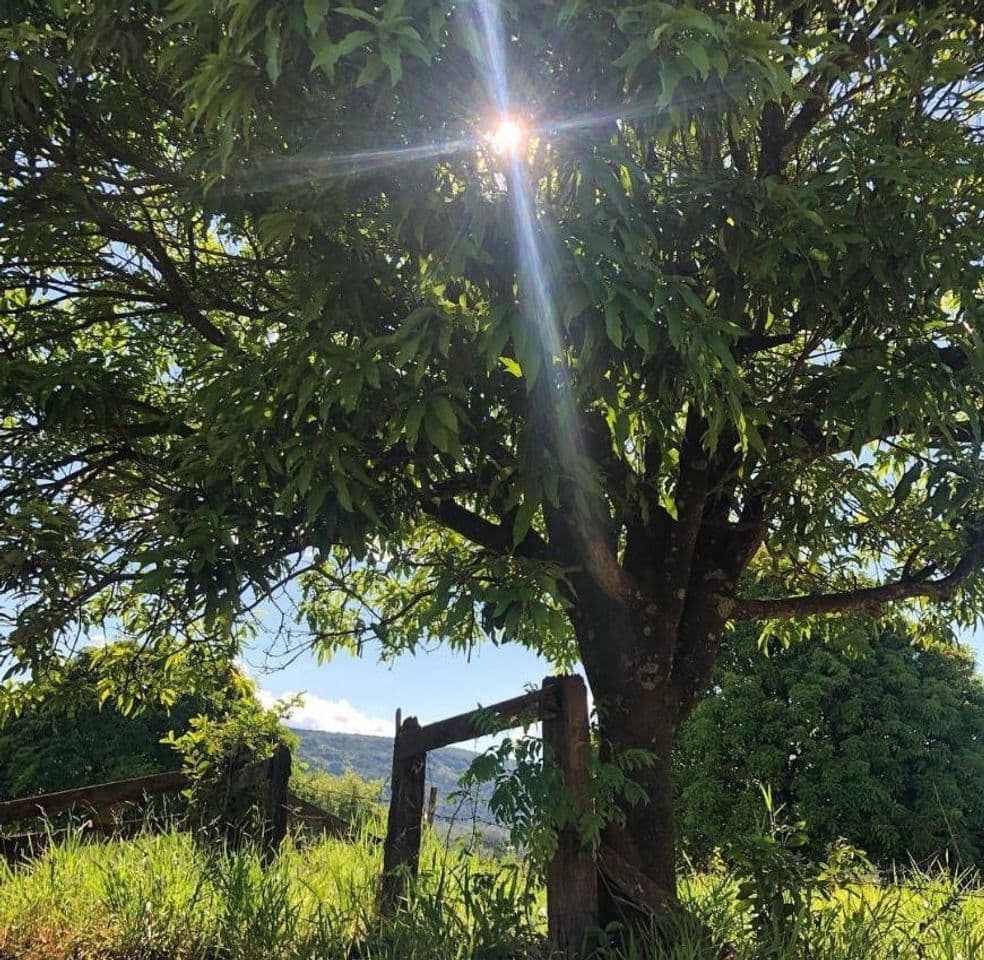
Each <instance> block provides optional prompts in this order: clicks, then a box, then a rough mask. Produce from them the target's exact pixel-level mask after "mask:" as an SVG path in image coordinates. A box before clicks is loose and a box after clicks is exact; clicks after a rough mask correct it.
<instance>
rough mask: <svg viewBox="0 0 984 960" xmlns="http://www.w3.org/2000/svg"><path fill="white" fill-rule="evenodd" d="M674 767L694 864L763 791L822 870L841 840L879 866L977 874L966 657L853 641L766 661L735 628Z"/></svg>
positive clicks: (975, 779) (978, 701)
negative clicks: (802, 835) (940, 867)
mask: <svg viewBox="0 0 984 960" xmlns="http://www.w3.org/2000/svg"><path fill="white" fill-rule="evenodd" d="M841 639H842V640H844V639H847V637H846V634H845V633H844V632H842V633H841ZM676 757H677V790H678V796H679V800H678V809H679V810H680V830H681V834H682V835H683V837H685V838H686V845H687V847H688V849H689V851H690V852H691V853H692V854H693V855H694V856H696V857H697V858H701V859H702V858H706V857H707V856H708V855H710V854H711V853H712V852H713V850H714V849H720V850H728V849H729V848H733V847H734V846H736V845H738V844H740V842H741V840H740V838H741V837H742V835H743V834H750V833H752V832H753V831H754V829H755V825H756V823H758V822H759V821H760V820H761V819H762V816H763V813H764V806H763V797H762V792H761V791H762V789H763V788H767V789H768V790H769V791H770V792H771V796H772V803H773V805H774V806H775V807H782V808H783V811H782V816H783V817H784V818H786V819H788V820H791V821H799V820H801V821H803V822H805V825H806V834H807V837H808V838H809V843H808V845H807V847H806V850H807V852H808V853H810V854H811V855H812V856H814V857H816V858H818V859H819V858H821V857H822V856H823V855H824V853H825V852H826V850H827V848H828V847H829V845H830V844H832V843H834V842H835V841H836V840H838V839H839V838H843V839H845V840H847V841H848V842H850V843H852V844H854V845H855V846H857V847H860V848H861V849H863V850H865V851H866V852H867V853H868V854H869V856H871V857H872V858H873V859H874V860H875V861H876V862H878V863H879V864H883V865H887V864H891V863H893V862H894V863H895V864H897V865H898V866H900V867H902V868H905V867H907V866H908V865H909V863H910V858H911V859H913V860H915V861H916V862H920V863H927V862H930V861H935V860H943V859H945V860H946V861H948V862H949V863H950V864H951V865H956V864H962V865H963V866H969V865H975V866H981V864H982V863H984V685H982V682H981V679H980V677H979V676H977V675H975V673H974V661H973V657H972V656H971V654H970V653H969V651H967V650H965V649H961V648H940V647H936V646H933V647H928V648H923V647H919V646H914V645H913V644H912V643H911V641H910V638H909V637H907V636H905V635H901V634H897V633H893V632H890V631H889V632H886V633H882V634H880V635H875V634H874V632H873V631H867V633H865V632H864V631H862V632H861V633H860V636H857V637H855V638H854V642H853V643H852V644H851V645H850V646H847V647H845V646H844V645H834V644H831V645H820V644H811V643H809V642H805V641H800V642H798V643H793V644H792V645H791V646H789V647H783V646H782V645H781V644H779V643H778V642H771V643H770V644H769V645H768V648H767V650H766V651H762V650H760V649H758V648H757V646H756V643H755V638H754V636H753V635H752V634H751V632H750V631H748V630H736V631H734V632H733V633H732V634H731V636H730V637H729V640H728V642H727V643H726V645H725V648H724V651H723V653H722V655H721V658H720V660H719V662H718V664H717V667H716V668H715V673H714V679H713V681H712V686H711V690H710V692H709V693H708V694H707V696H706V697H705V698H704V699H703V700H702V701H701V703H700V704H698V706H697V707H696V708H695V710H694V712H693V714H692V715H691V717H690V719H689V720H688V721H687V723H686V724H685V725H684V727H683V730H682V731H681V734H680V740H679V742H678V748H677V754H676Z"/></svg>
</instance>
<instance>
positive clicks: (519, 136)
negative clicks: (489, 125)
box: [489, 117, 526, 156]
mask: <svg viewBox="0 0 984 960" xmlns="http://www.w3.org/2000/svg"><path fill="white" fill-rule="evenodd" d="M489 143H491V144H492V149H493V150H494V151H495V152H496V153H498V154H501V155H503V156H515V155H516V154H518V153H519V152H520V151H521V150H522V149H523V146H524V145H525V143H526V128H525V127H524V126H523V125H522V124H521V123H520V122H519V121H518V120H514V119H512V118H511V117H503V118H502V119H501V120H500V121H499V123H498V125H497V126H496V128H495V129H494V130H493V131H492V132H491V133H490V134H489Z"/></svg>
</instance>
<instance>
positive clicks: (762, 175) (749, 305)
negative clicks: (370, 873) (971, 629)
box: [0, 0, 984, 901]
mask: <svg viewBox="0 0 984 960" xmlns="http://www.w3.org/2000/svg"><path fill="white" fill-rule="evenodd" d="M7 9H8V11H9V14H8V19H7V21H6V23H5V26H4V28H3V37H4V43H5V50H6V53H5V56H4V57H3V59H2V62H0V70H2V82H0V108H2V110H3V114H2V120H0V123H2V127H0V132H2V140H3V144H4V147H3V152H2V154H0V177H2V185H0V252H2V256H3V259H4V262H5V269H4V274H3V293H2V296H3V303H2V314H0V397H2V401H0V402H2V420H0V444H2V449H3V453H2V456H0V506H2V509H0V546H2V560H0V590H2V592H3V597H4V600H3V603H2V607H0V616H2V618H3V620H4V622H5V628H4V635H3V641H2V643H3V652H4V653H5V654H6V656H7V662H8V663H12V664H13V665H14V667H15V668H18V667H20V668H24V667H28V666H41V665H43V664H44V663H45V662H46V661H47V660H48V659H50V657H51V655H52V652H53V650H55V649H56V648H57V646H58V644H59V643H60V642H63V641H64V640H66V639H67V638H68V637H70V636H71V635H72V634H73V632H74V631H77V630H79V629H81V630H86V629H88V628H90V627H92V626H93V625H95V624H98V625H99V629H101V630H102V629H105V628H106V626H105V625H107V624H108V625H109V628H110V629H115V630H119V631H122V632H124V633H126V634H132V635H139V636H140V637H141V639H142V641H143V642H144V643H147V644H150V645H154V644H156V643H161V644H165V645H168V644H173V643H174V642H175V641H174V640H173V638H175V637H179V638H181V641H180V642H181V643H184V644H186V645H187V646H188V647H189V648H190V649H191V650H192V651H194V652H193V653H191V654H189V655H190V656H196V657H202V658H204V657H206V656H207V655H208V653H209V651H211V650H214V649H216V648H218V649H220V650H221V651H223V654H222V655H227V652H228V648H229V645H230V639H229V638H230V637H231V636H233V635H234V634H235V632H236V630H237V629H243V628H244V627H245V626H248V623H249V618H250V616H251V614H253V613H254V612H255V611H256V609H257V608H258V607H259V606H262V605H263V604H267V605H269V599H268V598H269V597H271V596H275V595H276V594H277V593H278V591H279V590H281V589H282V588H283V587H284V586H285V585H287V584H290V583H292V582H293V581H297V582H298V583H299V587H297V588H296V589H295V590H293V591H288V594H287V596H288V598H297V599H299V605H300V609H299V610H298V611H297V613H298V614H299V615H300V619H301V621H302V623H303V626H304V637H305V639H306V640H310V641H311V642H314V643H315V644H316V645H318V647H319V649H321V650H323V651H326V652H330V651H332V650H335V649H339V648H345V647H348V648H350V649H353V650H362V648H363V645H364V644H366V643H370V642H371V643H377V642H378V643H379V644H380V645H381V647H382V649H383V650H384V651H385V652H387V653H388V654H390V655H394V654H396V653H399V652H400V651H402V650H407V649H412V648H414V647H415V646H416V645H417V644H419V643H420V641H421V640H422V639H423V638H439V639H441V640H443V641H445V642H447V643H450V644H453V645H456V646H459V647H467V646H469V645H471V644H474V643H476V642H480V641H481V640H482V639H483V638H485V637H488V636H491V637H493V638H495V639H497V640H503V641H517V642H522V643H525V644H528V645H530V646H533V647H535V648H536V649H538V650H541V651H542V652H544V653H545V654H547V655H548V656H550V657H552V658H553V659H554V660H556V661H557V662H558V663H561V664H564V663H570V662H572V661H573V660H575V659H578V658H579V659H580V660H582V661H583V663H584V666H585V669H586V672H587V675H588V678H589V680H590V682H591V684H592V688H593V691H594V694H595V697H596V702H597V703H598V704H599V711H600V717H601V721H602V727H603V733H604V736H605V737H606V738H607V739H608V740H609V741H610V742H611V743H612V744H613V745H615V746H616V747H620V746H621V747H634V748H640V747H645V748H647V749H650V750H652V751H654V753H655V754H656V755H657V756H658V757H659V758H660V762H659V764H657V767H656V768H654V770H653V772H652V774H651V782H650V783H648V784H647V789H648V790H649V793H650V796H651V797H652V798H653V799H652V802H651V803H650V805H649V806H648V807H646V808H645V809H642V810H640V811H638V812H637V813H636V814H630V815H629V816H628V819H627V823H626V826H625V828H624V829H623V830H621V831H615V832H614V833H613V835H612V838H611V843H612V844H614V845H615V847H617V848H618V853H619V856H622V857H623V858H624V859H625V860H626V862H627V863H629V864H630V865H634V869H636V870H637V871H640V870H641V871H642V872H643V873H644V874H646V875H647V876H648V877H649V879H650V880H652V882H653V883H654V884H655V885H656V888H658V890H662V891H664V892H665V891H666V890H668V889H669V888H670V887H671V886H672V879H671V878H672V834H673V830H672V805H671V802H670V799H669V794H668V784H669V775H668V764H669V751H670V745H671V743H672V739H673V736H674V734H675V731H676V729H677V727H678V726H679V724H680V722H682V720H683V719H684V718H685V717H686V715H687V713H688V712H689V710H690V709H691V708H692V707H693V705H694V704H695V703H696V701H697V700H698V698H699V696H700V694H701V692H702V690H703V689H704V687H705V685H706V683H707V680H708V678H709V675H710V669H711V666H712V664H713V661H714V658H715V656H716V654H717V649H718V645H719V641H720V636H721V632H722V630H723V628H724V626H725V624H726V623H727V622H728V621H732V620H774V621H787V620H791V619H794V618H804V617H806V618H813V620H814V627H813V628H814V629H815V631H817V632H820V631H822V629H823V628H824V625H825V623H826V618H827V617H828V615H831V614H834V613H838V612H842V611H854V612H863V613H867V614H872V613H883V614H887V613H888V612H893V613H894V614H896V615H902V614H903V613H904V612H905V611H906V610H907V609H910V610H911V608H912V606H913V605H917V606H918V608H919V612H920V616H919V620H918V623H919V627H920V629H921V630H923V631H924V632H926V633H934V634H947V633H949V632H950V629H951V624H952V623H954V622H958V623H959V622H964V623H966V622H971V621H973V620H974V619H975V617H976V615H977V611H978V610H979V609H980V600H981V590H982V578H981V577H980V575H979V567H980V561H981V559H982V554H984V541H982V527H981V507H982V496H984V493H982V491H984V485H982V484H981V460H980V436H981V434H980V411H981V400H982V396H981V394H982V388H981V384H982V378H981V372H982V360H984V350H982V342H981V330H982V315H981V309H980V296H981V269H982V261H981V257H980V249H981V243H980V242H981V235H982V227H981V198H982V191H981V172H982V151H981V137H980V125H979V111H980V96H981V93H980V91H981V69H982V64H981V59H980V49H981V39H982V37H981V33H982V30H981V23H980V19H979V12H978V10H977V4H974V3H970V2H968V0H946V2H942V3H932V4H930V3H920V2H912V0H872V2H855V0H825V2H815V3H805V2H802V0H776V2H768V3H766V2H762V0H738V2H731V3H711V4H701V5H699V7H698V6H697V5H692V4H690V3H662V2H643V3H633V4H626V5H618V6H615V7H613V6H612V5H609V4H604V3H598V2H595V0H568V2H565V3H563V4H557V3H554V2H550V0H524V2H522V3H519V2H515V0H502V2H501V3H496V2H495V0H475V2H466V3H454V2H451V0H386V2H385V3H381V4H376V3H373V2H367V0H354V2H353V3H350V4H345V5H336V4H333V3H327V4H326V3H319V2H311V0H277V2H272V0H214V2H213V0H209V2H206V0H172V2H170V3H165V2H163V0H127V2H125V3H124V2H122V0H51V2H43V0H18V2H15V3H14V4H12V5H8V7H7ZM503 117H506V118H508V122H510V123H513V124H515V129H516V130H520V131H521V130H525V132H526V136H525V137H524V136H519V137H518V138H511V139H518V141H519V142H518V143H517V144H516V145H515V146H516V149H514V150H512V151H505V152H503V153H501V154H499V153H496V151H495V149H494V146H495V144H494V143H493V142H492V141H491V140H490V139H489V137H488V136H487V134H488V132H489V131H490V130H491V129H493V128H494V127H495V126H496V125H497V124H498V123H499V122H500V120H501V119H502V118H503ZM760 576H767V578H768V579H767V583H768V589H766V588H765V586H764V585H762V584H758V585H757V580H758V578H759V577H760ZM906 604H908V606H906ZM657 851H658V852H657ZM657 892H658V891H654V892H653V896H652V897H650V899H651V900H652V901H655V900H657V899H658V896H657Z"/></svg>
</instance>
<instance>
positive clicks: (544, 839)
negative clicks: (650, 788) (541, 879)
mask: <svg viewBox="0 0 984 960" xmlns="http://www.w3.org/2000/svg"><path fill="white" fill-rule="evenodd" d="M651 763H652V756H651V755H650V754H648V753H646V752H645V751H642V750H625V751H622V752H619V753H613V754H611V756H610V758H609V759H607V760H603V759H601V757H600V754H599V751H597V750H591V751H590V753H589V755H588V771H587V772H588V779H587V784H586V795H585V803H584V806H583V809H580V810H579V809H577V808H576V807H575V805H574V800H573V797H572V796H571V793H570V791H569V790H567V789H566V787H565V785H564V782H563V778H562V775H561V771H560V768H559V767H558V766H557V765H556V764H555V763H553V762H552V759H551V757H550V754H549V751H547V750H546V748H545V744H544V741H543V740H542V739H541V738H540V737H536V736H523V737H520V738H518V739H514V738H512V737H504V738H503V739H502V740H500V741H499V743H497V744H495V745H494V746H491V747H489V748H488V749H487V750H485V751H484V752H483V753H481V754H479V755H478V756H476V757H475V759H474V760H473V761H472V763H471V765H470V766H469V768H468V770H467V771H466V772H465V774H464V775H463V776H462V777H461V780H460V783H461V787H462V792H465V791H467V790H468V789H469V788H474V787H476V786H479V785H481V784H486V783H491V785H492V789H491V793H490V794H489V799H488V805H489V810H490V812H491V813H492V814H493V816H495V818H496V820H497V821H498V822H499V823H500V824H501V825H503V826H504V827H506V828H507V829H508V830H509V836H510V840H511V842H512V844H513V846H514V847H515V848H516V849H518V850H522V851H523V855H524V857H525V858H526V859H527V860H528V862H529V863H530V865H531V868H532V869H535V870H539V871H541V872H542V870H543V869H544V868H545V867H546V864H547V862H548V861H549V859H550V857H551V856H552V855H553V853H554V851H555V850H556V846H557V833H558V831H560V830H563V829H565V828H573V829H574V830H576V831H577V834H578V836H579V837H580V839H581V842H582V843H583V844H584V845H585V846H586V847H591V848H593V849H596V848H597V847H598V845H599V844H600V842H601V831H602V829H603V828H604V827H605V826H606V825H607V824H609V823H616V824H621V823H623V822H624V816H625V814H624V810H623V807H622V804H623V802H626V803H628V804H629V805H630V806H636V805H638V804H641V803H644V802H645V799H646V794H645V791H644V790H643V789H642V787H640V785H639V784H638V783H636V781H635V780H633V779H632V773H633V771H636V770H639V769H644V768H646V767H648V766H649V765H650V764H651Z"/></svg>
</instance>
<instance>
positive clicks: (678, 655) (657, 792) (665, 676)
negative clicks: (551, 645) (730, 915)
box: [578, 603, 717, 923]
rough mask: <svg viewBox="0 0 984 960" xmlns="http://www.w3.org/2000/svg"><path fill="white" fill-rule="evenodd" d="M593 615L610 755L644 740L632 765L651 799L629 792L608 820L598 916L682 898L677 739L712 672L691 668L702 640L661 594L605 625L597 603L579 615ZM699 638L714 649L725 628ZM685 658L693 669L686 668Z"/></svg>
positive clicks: (590, 665) (593, 680) (596, 690)
mask: <svg viewBox="0 0 984 960" xmlns="http://www.w3.org/2000/svg"><path fill="white" fill-rule="evenodd" d="M589 619H590V622H591V627H590V628H586V629H583V630H581V631H579V637H578V638H579V642H580V643H581V649H582V660H583V663H584V666H585V671H586V673H587V676H588V681H589V683H590V685H591V690H592V693H593V695H594V700H595V706H596V709H597V712H598V723H599V733H600V737H601V750H602V760H603V761H606V762H613V761H615V760H617V758H618V757H619V755H623V754H624V753H625V751H626V750H638V751H643V752H644V753H645V754H646V755H647V756H648V757H649V761H650V762H649V763H648V764H646V765H644V766H638V767H635V768H633V769H632V770H630V771H629V772H628V776H629V778H630V779H632V780H633V781H635V782H636V783H637V784H638V785H639V786H640V787H641V788H642V789H643V791H644V792H645V795H646V799H645V800H644V801H642V802H640V803H638V804H635V805H633V804H631V803H630V802H628V801H627V800H625V799H624V798H621V799H620V800H619V803H618V806H619V812H620V815H621V819H622V821H623V822H621V823H611V824H609V825H608V826H607V827H606V828H605V830H604V833H603V835H602V844H603V848H604V849H603V853H602V857H601V858H600V869H601V877H600V881H601V883H600V888H599V894H600V909H601V918H600V919H601V921H602V923H606V922H608V921H611V920H622V921H623V922H624V921H625V920H627V919H628V920H629V921H631V920H632V918H633V916H635V915H637V914H638V910H639V907H642V908H643V911H644V912H645V911H648V912H650V913H655V914H657V915H658V914H660V913H665V912H666V911H668V910H676V909H677V907H678V901H677V890H676V838H675V832H674V813H673V805H674V797H673V745H674V742H675V740H676V735H677V731H678V730H679V728H680V724H681V723H682V722H683V720H684V719H685V718H686V716H687V714H689V712H690V710H691V709H692V708H693V706H694V705H695V703H696V701H697V700H698V699H699V694H700V693H702V692H703V689H704V688H705V687H706V685H707V682H708V679H709V678H708V676H706V675H704V674H705V671H703V670H701V671H700V673H701V675H700V676H699V677H696V678H695V677H694V676H693V670H692V664H693V662H694V661H695V659H696V660H697V661H698V662H701V663H703V658H700V657H698V658H694V657H693V653H694V645H693V644H686V643H681V640H682V639H683V638H681V636H680V635H679V631H674V630H672V628H671V627H670V626H669V625H668V624H667V623H666V621H665V620H662V619H661V617H660V616H659V613H658V612H654V605H653V604H649V603H645V604H640V605H639V614H638V615H635V614H633V613H632V612H631V611H627V610H626V609H625V608H623V609H621V610H618V611H609V614H608V616H607V617H606V619H605V625H603V624H602V621H601V619H600V618H599V617H598V616H597V611H596V615H595V616H593V617H590V618H589V617H588V616H587V615H584V616H582V617H581V618H580V622H581V624H582V625H586V624H587V623H588V621H589ZM615 631H618V635H616V633H615ZM700 642H701V644H702V645H703V646H707V647H709V648H710V647H713V648H714V649H716V643H717V636H716V635H715V636H713V637H711V636H707V635H706V632H705V634H703V635H702V637H701V641H700ZM712 659H713V658H712V657H711V658H707V662H708V663H709V662H710V661H711V660H712ZM674 664H675V665H676V669H674ZM685 667H686V668H688V669H689V670H690V672H688V673H686V676H685V678H684V674H685ZM706 672H707V673H709V671H706ZM606 851H607V852H608V855H607V856H606ZM630 904H635V906H630Z"/></svg>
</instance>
